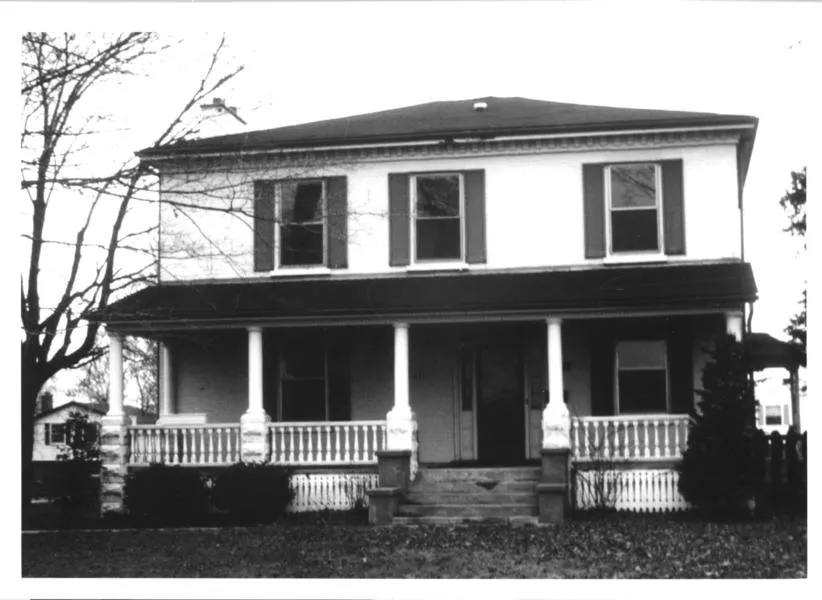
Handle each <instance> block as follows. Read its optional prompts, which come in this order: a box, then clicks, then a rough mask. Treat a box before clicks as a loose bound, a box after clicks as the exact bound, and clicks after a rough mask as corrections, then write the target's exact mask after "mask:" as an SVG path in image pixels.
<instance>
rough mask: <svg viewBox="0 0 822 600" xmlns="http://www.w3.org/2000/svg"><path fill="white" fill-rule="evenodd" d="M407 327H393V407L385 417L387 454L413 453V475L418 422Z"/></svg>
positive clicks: (397, 325) (405, 324) (400, 325)
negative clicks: (411, 397) (410, 370)
mask: <svg viewBox="0 0 822 600" xmlns="http://www.w3.org/2000/svg"><path fill="white" fill-rule="evenodd" d="M409 368H410V361H409V358H408V323H394V406H393V408H392V409H391V410H390V411H389V412H388V414H387V415H386V418H385V420H386V429H387V436H386V437H387V440H386V446H387V449H388V450H410V451H411V465H410V472H411V477H412V479H413V477H414V474H415V473H416V471H417V420H416V418H415V416H414V411H412V410H411V401H410V385H409V379H410V378H409Z"/></svg>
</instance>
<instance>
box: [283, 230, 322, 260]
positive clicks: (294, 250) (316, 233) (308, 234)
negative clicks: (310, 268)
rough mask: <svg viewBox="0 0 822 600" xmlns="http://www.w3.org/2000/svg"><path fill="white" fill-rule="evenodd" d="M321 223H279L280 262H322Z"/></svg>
mask: <svg viewBox="0 0 822 600" xmlns="http://www.w3.org/2000/svg"><path fill="white" fill-rule="evenodd" d="M324 237H325V227H323V225H321V224H319V225H281V226H280V264H282V265H321V264H323V262H324V261H323V238H324Z"/></svg>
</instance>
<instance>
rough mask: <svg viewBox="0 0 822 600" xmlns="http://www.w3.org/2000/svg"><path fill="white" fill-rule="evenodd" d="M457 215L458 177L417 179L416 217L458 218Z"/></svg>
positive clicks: (458, 202) (458, 206)
mask: <svg viewBox="0 0 822 600" xmlns="http://www.w3.org/2000/svg"><path fill="white" fill-rule="evenodd" d="M459 214H460V178H459V176H457V175H446V176H440V177H417V216H419V217H458V216H459Z"/></svg>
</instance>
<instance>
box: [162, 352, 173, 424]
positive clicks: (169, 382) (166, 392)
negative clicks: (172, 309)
mask: <svg viewBox="0 0 822 600" xmlns="http://www.w3.org/2000/svg"><path fill="white" fill-rule="evenodd" d="M171 414H174V371H173V365H172V362H171V348H169V347H168V344H166V343H164V342H160V417H165V416H167V415H171Z"/></svg>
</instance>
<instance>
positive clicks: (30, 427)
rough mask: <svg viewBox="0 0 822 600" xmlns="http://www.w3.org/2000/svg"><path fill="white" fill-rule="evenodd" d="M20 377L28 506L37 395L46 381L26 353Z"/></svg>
mask: <svg viewBox="0 0 822 600" xmlns="http://www.w3.org/2000/svg"><path fill="white" fill-rule="evenodd" d="M21 358H22V359H23V360H22V361H21V362H22V364H21V371H22V373H21V377H20V412H21V419H20V426H21V429H20V440H21V448H22V452H21V454H20V460H21V473H22V482H21V484H22V488H21V491H22V503H23V504H22V506H23V508H24V509H25V508H27V507H28V506H29V504H31V494H32V479H33V475H34V468H33V465H32V458H33V456H32V454H33V452H34V410H35V407H36V404H37V395H38V394H39V393H40V389H41V388H42V387H43V383H45V381H44V380H43V379H42V377H39V376H38V373H37V368H36V367H35V366H34V365H32V364H31V362H30V361H26V356H25V354H24V355H23V356H22V357H21Z"/></svg>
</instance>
